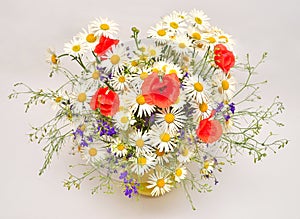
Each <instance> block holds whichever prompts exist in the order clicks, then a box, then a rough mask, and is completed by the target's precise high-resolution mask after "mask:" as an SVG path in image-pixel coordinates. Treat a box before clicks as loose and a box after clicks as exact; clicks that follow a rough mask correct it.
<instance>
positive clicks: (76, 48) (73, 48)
mask: <svg viewBox="0 0 300 219" xmlns="http://www.w3.org/2000/svg"><path fill="white" fill-rule="evenodd" d="M72 50H73V52H79V51H80V45H74V46H73V47H72Z"/></svg>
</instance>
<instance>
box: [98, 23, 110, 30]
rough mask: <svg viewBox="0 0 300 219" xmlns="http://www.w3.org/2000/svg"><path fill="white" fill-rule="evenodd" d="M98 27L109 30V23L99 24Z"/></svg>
mask: <svg viewBox="0 0 300 219" xmlns="http://www.w3.org/2000/svg"><path fill="white" fill-rule="evenodd" d="M100 29H101V30H109V25H108V24H101V25H100Z"/></svg>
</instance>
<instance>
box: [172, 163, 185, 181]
mask: <svg viewBox="0 0 300 219" xmlns="http://www.w3.org/2000/svg"><path fill="white" fill-rule="evenodd" d="M186 174H187V170H186V167H185V166H182V165H179V166H178V167H177V168H176V169H175V171H174V178H175V181H176V182H179V183H180V182H181V180H183V179H185V178H186Z"/></svg>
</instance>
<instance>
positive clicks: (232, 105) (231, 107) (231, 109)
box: [229, 103, 235, 114]
mask: <svg viewBox="0 0 300 219" xmlns="http://www.w3.org/2000/svg"><path fill="white" fill-rule="evenodd" d="M229 109H230V111H231V112H232V114H234V112H235V104H234V103H231V104H229Z"/></svg>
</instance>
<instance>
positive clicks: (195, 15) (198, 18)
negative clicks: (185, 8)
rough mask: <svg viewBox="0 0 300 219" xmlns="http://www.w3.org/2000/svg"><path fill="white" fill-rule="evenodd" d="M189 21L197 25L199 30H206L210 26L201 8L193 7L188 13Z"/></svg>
mask: <svg viewBox="0 0 300 219" xmlns="http://www.w3.org/2000/svg"><path fill="white" fill-rule="evenodd" d="M189 15H190V16H189V19H188V20H189V21H190V22H191V23H192V24H193V25H195V26H196V27H198V28H199V29H201V30H207V29H208V28H209V26H210V24H209V20H210V19H209V18H208V17H207V15H206V14H205V13H204V12H203V11H202V10H201V11H199V10H197V9H193V10H191V11H190V13H189Z"/></svg>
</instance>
